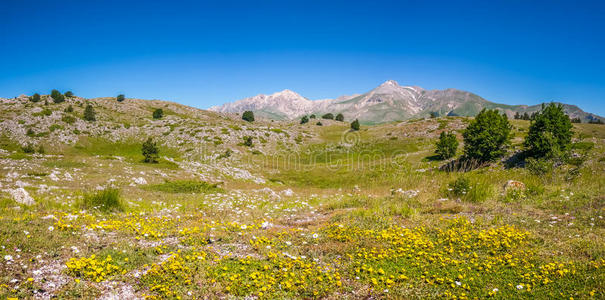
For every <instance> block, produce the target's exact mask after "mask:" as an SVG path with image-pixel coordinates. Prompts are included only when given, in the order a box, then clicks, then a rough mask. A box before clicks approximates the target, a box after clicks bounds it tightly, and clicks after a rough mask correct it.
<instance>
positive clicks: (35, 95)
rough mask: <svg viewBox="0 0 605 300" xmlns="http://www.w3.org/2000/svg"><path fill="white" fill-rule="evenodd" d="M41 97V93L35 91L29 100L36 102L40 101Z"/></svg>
mask: <svg viewBox="0 0 605 300" xmlns="http://www.w3.org/2000/svg"><path fill="white" fill-rule="evenodd" d="M40 99H41V98H40V94H38V93H35V94H33V95H32V96H31V97H29V101H31V102H34V103H36V102H40Z"/></svg>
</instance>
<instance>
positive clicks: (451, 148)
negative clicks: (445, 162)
mask: <svg viewBox="0 0 605 300" xmlns="http://www.w3.org/2000/svg"><path fill="white" fill-rule="evenodd" d="M435 146H436V149H435V153H436V154H437V155H438V156H439V158H441V159H448V158H452V157H454V156H455V155H456V149H458V140H457V139H456V135H455V134H453V133H446V132H445V131H442V132H441V135H439V141H437V144H436V145H435Z"/></svg>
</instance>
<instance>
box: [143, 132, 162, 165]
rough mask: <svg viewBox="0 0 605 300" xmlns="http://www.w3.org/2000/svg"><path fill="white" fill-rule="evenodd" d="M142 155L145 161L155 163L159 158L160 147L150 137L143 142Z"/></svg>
mask: <svg viewBox="0 0 605 300" xmlns="http://www.w3.org/2000/svg"><path fill="white" fill-rule="evenodd" d="M141 152H142V153H143V156H144V157H145V162H146V163H157V162H158V158H159V153H160V149H158V146H157V145H156V143H155V142H154V141H153V139H152V138H148V139H147V141H145V142H144V143H143V147H142V149H141Z"/></svg>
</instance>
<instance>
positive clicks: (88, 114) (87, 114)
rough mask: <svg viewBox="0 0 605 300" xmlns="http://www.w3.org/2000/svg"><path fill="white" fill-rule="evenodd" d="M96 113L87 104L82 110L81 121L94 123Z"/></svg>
mask: <svg viewBox="0 0 605 300" xmlns="http://www.w3.org/2000/svg"><path fill="white" fill-rule="evenodd" d="M95 115H96V113H95V109H94V107H92V105H90V104H87V105H86V108H85V109H84V117H83V119H84V120H86V121H89V122H93V121H96V119H97V118H96V116H95Z"/></svg>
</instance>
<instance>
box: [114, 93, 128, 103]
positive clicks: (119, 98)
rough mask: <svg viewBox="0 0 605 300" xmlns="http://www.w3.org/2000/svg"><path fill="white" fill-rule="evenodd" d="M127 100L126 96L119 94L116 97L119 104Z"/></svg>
mask: <svg viewBox="0 0 605 300" xmlns="http://www.w3.org/2000/svg"><path fill="white" fill-rule="evenodd" d="M125 99H126V96H124V94H119V95H118V96H117V97H116V100H117V101H118V102H122V101H124V100H125Z"/></svg>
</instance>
